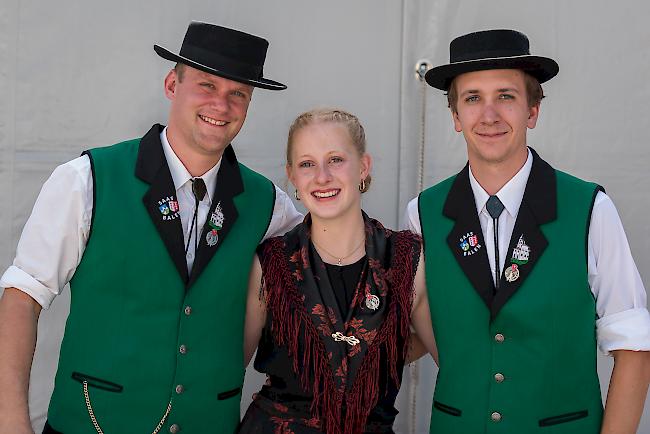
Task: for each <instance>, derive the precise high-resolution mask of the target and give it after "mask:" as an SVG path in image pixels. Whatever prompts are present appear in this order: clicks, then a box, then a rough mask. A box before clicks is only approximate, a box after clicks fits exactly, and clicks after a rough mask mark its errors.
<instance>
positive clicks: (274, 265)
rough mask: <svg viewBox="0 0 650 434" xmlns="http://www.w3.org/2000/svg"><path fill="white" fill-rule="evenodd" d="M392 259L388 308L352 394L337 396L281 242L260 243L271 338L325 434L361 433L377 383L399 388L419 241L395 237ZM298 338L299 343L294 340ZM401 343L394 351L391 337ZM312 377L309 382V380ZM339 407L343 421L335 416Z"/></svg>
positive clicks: (375, 399) (374, 400)
mask: <svg viewBox="0 0 650 434" xmlns="http://www.w3.org/2000/svg"><path fill="white" fill-rule="evenodd" d="M393 236H394V237H395V241H394V252H393V259H392V262H391V264H390V269H389V270H388V275H387V280H388V282H389V286H390V288H391V293H390V299H391V302H390V307H389V311H388V313H387V315H386V317H385V318H384V321H383V323H382V325H381V326H380V328H379V331H378V333H377V336H376V337H375V339H374V340H373V342H372V344H371V345H370V346H369V348H368V350H367V352H366V354H365V356H364V359H363V361H362V363H361V365H360V367H359V369H358V370H357V373H356V376H355V379H354V381H353V385H352V388H351V389H350V390H349V391H347V392H341V391H339V390H337V388H336V384H335V382H334V377H333V373H332V370H331V368H330V366H329V359H328V356H327V351H326V350H325V346H324V344H323V342H322V340H321V338H320V333H319V332H318V330H317V329H316V327H315V326H314V324H313V322H312V320H311V317H310V315H311V314H310V313H309V312H307V311H306V310H305V308H304V296H303V295H301V294H300V293H299V292H298V290H297V287H296V284H295V278H296V277H295V276H294V275H293V274H292V273H291V270H290V268H289V261H288V259H287V257H286V256H285V245H284V240H283V238H274V239H271V240H268V241H267V242H266V243H265V246H264V250H263V254H262V255H261V258H260V259H261V260H262V269H263V270H264V281H265V284H266V305H267V309H268V311H269V312H270V313H271V314H272V318H273V321H272V324H271V332H272V335H273V339H274V340H275V342H276V344H277V345H278V346H285V347H286V348H287V350H288V353H289V357H290V358H291V359H292V361H293V363H292V368H293V372H294V373H295V374H296V375H297V376H298V378H299V379H300V385H301V387H302V388H303V390H305V391H307V392H311V393H312V394H313V402H312V406H311V411H312V417H315V418H316V419H318V420H319V421H320V422H321V426H320V429H321V430H322V431H323V432H325V433H326V434H357V433H362V432H363V431H364V427H365V425H366V421H367V419H368V416H369V414H370V412H371V411H372V409H373V408H374V407H375V406H376V405H377V403H378V401H379V397H380V396H379V392H380V382H381V381H382V380H384V381H386V384H388V382H389V381H392V383H393V384H395V386H396V387H397V388H399V386H400V377H399V373H398V366H397V362H398V356H399V357H400V358H401V360H405V358H406V355H407V352H408V343H409V342H408V340H409V339H408V338H409V335H410V327H409V324H410V314H411V306H412V303H413V283H414V276H415V272H416V268H417V263H418V261H417V260H418V257H419V253H420V241H419V240H420V238H419V237H418V236H417V235H414V234H411V233H409V232H395V233H393ZM301 336H302V342H301V339H300V337H301ZM398 336H402V337H403V343H402V345H400V346H399V348H398V345H397V340H398V339H397V337H398ZM382 349H383V350H384V351H385V354H386V355H387V357H388V361H387V366H388V378H383V379H382V378H380V375H381V360H380V357H381V353H382ZM312 372H313V377H312V376H311V375H310V374H311V373H312ZM344 402H345V408H346V412H345V421H343V422H342V419H341V417H342V414H341V410H342V408H343V403H344Z"/></svg>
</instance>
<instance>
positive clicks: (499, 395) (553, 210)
mask: <svg viewBox="0 0 650 434" xmlns="http://www.w3.org/2000/svg"><path fill="white" fill-rule="evenodd" d="M533 154H534V162H533V169H532V170H531V175H530V178H529V180H528V184H527V187H526V193H525V194H524V199H523V201H522V205H521V208H520V211H519V214H518V217H517V222H516V224H515V228H514V230H513V234H512V240H511V242H510V248H509V250H508V252H507V255H508V256H506V265H505V267H504V268H508V267H509V266H510V265H511V263H513V261H512V258H515V257H517V255H515V254H514V252H515V249H516V248H517V247H520V248H529V250H530V252H529V254H530V256H529V257H528V255H527V254H525V255H520V256H519V258H520V259H522V258H523V259H525V260H524V261H518V262H519V264H516V265H517V266H518V271H519V272H520V275H519V277H518V278H517V279H516V280H515V281H514V282H509V281H508V280H507V279H505V278H504V277H502V279H501V285H500V288H499V290H498V292H497V293H496V294H494V293H493V287H494V284H493V281H492V277H491V273H490V271H489V265H488V262H487V261H488V259H487V254H486V251H485V248H484V243H483V238H482V233H481V227H480V223H479V220H478V217H477V214H476V206H475V202H474V198H473V194H472V193H471V187H470V185H469V179H468V177H467V176H468V174H467V167H466V168H465V170H464V171H463V172H461V173H460V174H459V175H458V176H455V177H452V178H449V179H447V180H445V181H443V182H441V183H440V184H438V185H436V186H434V187H431V188H430V189H428V190H426V191H424V192H422V194H421V195H420V198H419V211H420V221H421V224H422V235H423V238H424V246H425V258H426V280H427V288H428V295H429V304H430V309H431V319H432V324H433V329H434V334H435V337H436V343H437V346H438V351H439V354H440V362H439V365H440V366H439V368H440V369H439V372H438V377H437V382H436V389H435V394H434V403H433V408H432V415H431V433H432V434H434V433H435V434H478V433H511V434H531V433H555V434H558V433H562V434H570V433H571V434H578V433H580V434H597V433H598V432H599V430H600V424H601V418H602V402H601V395H600V387H599V383H598V375H597V371H596V336H595V320H596V311H595V301H594V298H593V295H592V293H591V291H590V288H589V285H588V282H587V258H586V235H587V233H588V225H589V221H590V215H591V208H592V206H593V200H594V198H595V193H596V192H597V188H598V187H597V186H596V185H594V184H589V183H586V182H584V181H581V180H579V179H577V178H574V177H572V176H570V175H567V174H565V173H562V172H559V171H554V170H553V169H552V168H551V167H550V166H548V165H547V164H546V163H545V162H544V161H543V160H541V159H539V157H538V156H537V154H535V153H534V152H533ZM540 196H541V197H540ZM452 201H455V202H454V203H452ZM445 214H446V215H445ZM450 215H451V216H453V217H450ZM461 222H462V223H461ZM468 234H469V237H472V236H473V235H478V237H477V238H474V239H473V240H472V243H471V245H469V243H466V242H467V240H468V237H467V235H468ZM520 237H522V238H521V240H522V241H523V245H522V244H520ZM518 244H520V245H519V246H518ZM520 253H521V251H520ZM502 254H503V253H502ZM479 268H480V269H479Z"/></svg>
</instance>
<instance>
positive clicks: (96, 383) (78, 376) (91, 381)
mask: <svg viewBox="0 0 650 434" xmlns="http://www.w3.org/2000/svg"><path fill="white" fill-rule="evenodd" d="M72 379H73V380H76V381H78V382H80V383H81V384H83V383H84V381H85V382H86V383H88V385H89V386H92V387H96V388H97V389H102V390H106V391H108V392H115V393H120V392H122V389H124V388H123V387H122V386H120V385H119V384H117V383H113V382H111V381H107V380H102V379H101V378H97V377H93V376H90V375H86V374H82V373H80V372H73V373H72Z"/></svg>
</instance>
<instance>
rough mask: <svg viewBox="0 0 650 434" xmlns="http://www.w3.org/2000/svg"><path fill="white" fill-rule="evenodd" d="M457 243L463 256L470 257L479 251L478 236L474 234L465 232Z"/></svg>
mask: <svg viewBox="0 0 650 434" xmlns="http://www.w3.org/2000/svg"><path fill="white" fill-rule="evenodd" d="M458 241H459V243H458V245H459V246H460V249H461V250H462V251H463V256H471V255H473V254H474V253H476V252H478V251H479V250H480V249H481V244H480V243H479V242H478V235H475V234H474V232H467V233H466V234H465V235H463V236H462V237H461V238H460V239H459V240H458Z"/></svg>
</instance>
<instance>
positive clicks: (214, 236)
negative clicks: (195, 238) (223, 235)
mask: <svg viewBox="0 0 650 434" xmlns="http://www.w3.org/2000/svg"><path fill="white" fill-rule="evenodd" d="M205 241H206V242H207V243H208V246H210V247H213V246H216V245H217V243H218V242H219V232H218V231H217V230H216V229H212V230H211V231H209V232H208V234H207V235H206V236H205Z"/></svg>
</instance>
